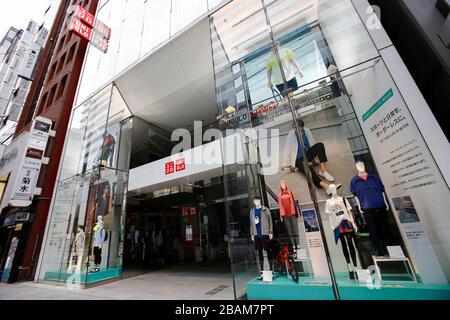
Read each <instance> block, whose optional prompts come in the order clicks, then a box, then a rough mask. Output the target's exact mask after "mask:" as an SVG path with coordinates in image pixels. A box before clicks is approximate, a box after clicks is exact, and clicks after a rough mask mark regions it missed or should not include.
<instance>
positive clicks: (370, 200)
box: [350, 161, 389, 256]
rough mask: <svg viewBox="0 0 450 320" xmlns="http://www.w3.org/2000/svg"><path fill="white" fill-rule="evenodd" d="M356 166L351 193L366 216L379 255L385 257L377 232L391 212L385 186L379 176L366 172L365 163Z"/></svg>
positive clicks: (360, 162)
mask: <svg viewBox="0 0 450 320" xmlns="http://www.w3.org/2000/svg"><path fill="white" fill-rule="evenodd" d="M355 166H356V170H357V171H358V174H357V175H356V176H355V177H354V178H353V180H352V182H351V185H350V191H351V193H353V195H354V196H355V197H356V201H357V203H358V206H359V208H360V209H361V210H360V211H361V212H362V213H363V214H364V218H365V219H366V222H367V227H368V228H369V232H370V237H371V240H372V244H373V246H374V248H375V249H376V250H377V254H378V255H379V256H384V254H385V252H386V250H385V248H384V246H383V245H382V242H381V238H380V236H379V233H378V230H377V226H378V227H380V226H382V225H383V224H384V220H385V218H386V216H385V214H386V211H388V210H389V205H388V202H387V199H386V195H385V189H384V185H383V183H382V182H381V180H380V178H378V176H376V175H374V174H370V173H367V172H366V167H365V165H364V162H362V161H357V162H356V163H355Z"/></svg>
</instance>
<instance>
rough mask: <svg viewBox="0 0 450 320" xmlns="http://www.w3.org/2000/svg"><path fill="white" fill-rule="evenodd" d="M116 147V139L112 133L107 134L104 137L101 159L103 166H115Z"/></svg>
mask: <svg viewBox="0 0 450 320" xmlns="http://www.w3.org/2000/svg"><path fill="white" fill-rule="evenodd" d="M115 148H116V140H115V139H114V137H113V136H112V135H111V134H107V135H106V136H105V137H104V139H103V145H102V153H101V155H100V161H101V164H102V165H103V166H108V165H109V166H110V167H112V166H113V161H114V150H115Z"/></svg>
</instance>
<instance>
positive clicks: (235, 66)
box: [38, 0, 450, 299]
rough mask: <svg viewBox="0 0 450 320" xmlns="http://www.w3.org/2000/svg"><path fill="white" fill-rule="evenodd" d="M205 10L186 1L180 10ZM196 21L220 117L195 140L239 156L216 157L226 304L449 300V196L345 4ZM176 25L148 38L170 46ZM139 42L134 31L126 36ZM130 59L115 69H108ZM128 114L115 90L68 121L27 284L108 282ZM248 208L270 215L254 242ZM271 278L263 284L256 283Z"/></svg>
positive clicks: (257, 4) (287, 4)
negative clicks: (203, 32) (214, 132)
mask: <svg viewBox="0 0 450 320" xmlns="http://www.w3.org/2000/svg"><path fill="white" fill-rule="evenodd" d="M108 3H109V4H110V5H112V4H111V3H112V1H109V2H107V3H106V4H105V6H103V7H102V9H101V10H100V14H99V17H100V16H101V14H104V12H106V11H102V10H106V9H104V8H107V5H108ZM118 3H126V2H125V1H124V2H118ZM157 3H158V1H156V2H155V1H153V2H152V1H150V2H147V3H146V4H143V3H141V5H143V6H144V5H145V6H149V5H156V4H157ZM183 3H184V2H183ZM174 4H175V9H176V8H178V9H179V10H181V11H183V10H182V3H181V2H180V3H179V4H177V1H174ZM161 5H163V4H162V3H161ZM177 6H178V7H177ZM208 6H210V7H209V8H211V4H210V3H206V1H197V2H196V5H195V6H194V7H195V8H197V9H198V10H197V9H195V10H194V9H192V8H191V9H192V10H194V11H195V12H197V11H198V12H205V13H206V12H207V10H208ZM178 9H177V10H178ZM108 10H110V14H117V13H118V12H120V10H112V9H108ZM177 10H174V9H172V11H170V14H171V15H172V16H174V15H175V16H176V15H177V14H181V13H180V12H181V11H177ZM129 11H130V12H139V13H142V10H139V8H137V9H136V10H134V11H133V10H131V9H130V10H129ZM163 12H165V11H164V10H162V11H161V12H159V13H161V14H162V13H163ZM130 14H131V13H130ZM148 14H152V11H151V10H150V12H149V13H148ZM161 14H159V15H158V16H159V17H160V18H161ZM192 14H193V13H192ZM200 15H201V14H198V15H197V16H200ZM186 19H187V20H190V21H192V19H191V18H189V19H188V18H186ZM207 19H208V20H209V29H210V37H211V38H210V39H208V40H210V43H211V50H212V60H213V61H212V64H213V70H214V71H213V72H214V86H215V94H216V98H217V110H218V113H219V119H218V121H217V122H215V123H212V124H208V125H206V124H205V123H204V125H205V126H204V129H207V128H210V129H211V128H216V129H219V131H220V132H222V134H223V137H224V136H225V135H234V137H236V138H237V139H238V140H239V143H237V144H236V146H237V148H238V149H239V151H238V153H239V154H240V155H242V157H241V156H240V157H237V158H238V159H239V161H236V163H233V164H230V161H229V159H232V158H233V157H235V153H236V150H235V149H232V148H228V147H223V145H222V148H221V152H222V154H221V157H222V162H221V163H222V164H223V166H222V173H223V178H222V182H223V187H224V194H225V211H226V220H227V224H228V234H227V241H228V253H229V258H230V261H231V271H232V276H233V280H234V291H235V297H236V298H240V297H242V296H243V295H245V294H247V297H248V298H250V299H370V298H374V297H375V298H380V299H396V298H397V299H399V298H405V297H406V298H415V299H421V298H424V299H425V298H430V297H432V298H445V297H448V294H449V286H448V279H449V278H450V274H449V270H450V246H449V243H450V242H449V240H450V232H449V230H450V219H448V217H446V214H445V212H446V206H447V202H448V200H446V199H447V198H448V195H449V188H448V185H447V183H446V181H445V180H444V178H443V176H442V174H441V172H440V170H439V168H438V166H437V165H436V163H435V161H434V159H433V155H432V154H431V152H430V150H429V149H428V146H427V144H426V143H425V141H424V139H423V137H422V134H421V132H420V131H419V129H418V127H417V125H416V122H417V119H414V118H413V116H412V115H411V113H410V110H409V108H408V105H407V104H406V103H405V100H404V98H403V96H402V92H401V91H400V90H399V88H398V84H396V83H395V81H394V80H393V78H392V76H391V73H390V70H389V69H388V67H387V64H386V61H385V60H384V58H383V56H382V55H381V54H380V51H379V50H378V49H377V47H376V45H375V43H374V40H373V38H372V37H371V35H370V33H369V31H368V29H367V25H366V24H365V21H363V20H362V19H361V17H360V16H359V14H358V12H357V10H356V7H355V4H354V1H351V0H344V1H342V0H339V1H338V0H317V1H300V0H234V1H231V2H230V3H228V4H226V5H224V6H223V7H221V8H220V9H219V10H217V11H215V12H214V13H213V14H211V15H210V16H209V17H208V18H207ZM187 20H185V19H176V21H177V23H176V25H173V26H172V24H171V28H169V29H170V30H171V31H170V30H169V31H168V30H166V31H163V30H162V31H161V32H160V33H158V35H157V36H158V37H161V39H162V38H167V37H170V35H171V34H172V33H171V32H174V33H176V32H177V30H178V31H179V30H182V29H183V28H184V27H186V26H187V25H188V24H189V22H187ZM130 21H134V22H137V21H138V20H137V19H134V20H133V19H130ZM146 21H153V22H154V23H156V22H155V20H154V19H153V20H152V19H149V20H146ZM183 21H184V22H183ZM134 22H133V23H134ZM158 25H159V26H160V27H161V25H160V24H158ZM123 28H125V26H123ZM113 30H114V29H113ZM136 30H146V28H145V26H144V27H143V28H142V26H137V27H136V26H134V27H132V26H130V30H129V31H128V32H129V33H131V34H134V33H135V31H136ZM149 30H151V32H155V29H154V28H150V29H149ZM136 33H137V32H136ZM144 33H145V31H144ZM136 37H137V38H136V39H138V42H139V43H141V47H143V46H150V47H154V45H151V44H150V42H149V41H147V40H145V39H143V38H142V39H141V38H140V37H143V36H142V35H141V34H140V33H139V36H137V35H136ZM158 37H156V38H158ZM131 38H132V37H131ZM156 38H155V39H156ZM128 40H129V39H128ZM128 40H127V41H128ZM130 41H131V40H130ZM155 41H156V40H155ZM155 43H156V42H155ZM161 43H162V41H161ZM122 45H123V43H122V41H120V46H121V47H122ZM129 47H130V48H131V47H133V46H132V45H131V44H130V45H129ZM149 50H150V49H148V48H147V49H145V50H144V51H145V52H149ZM133 52H135V53H136V51H133ZM90 59H94V58H92V57H91V56H90V57H88V59H87V61H86V66H85V68H86V70H87V71H85V77H89V76H88V74H89V72H90V71H89V70H91V69H90V67H89V64H90ZM107 59H109V58H107ZM136 59H139V57H138V56H136V57H135V59H134V58H133V59H129V58H127V59H125V60H123V61H122V62H120V61H121V60H120V59H119V57H117V65H120V64H123V65H124V66H129V65H130V63H132V62H133V61H134V60H136ZM105 61H106V60H105ZM102 63H103V59H102ZM102 63H101V64H98V63H97V64H96V65H97V66H101V65H102ZM280 65H281V66H283V67H282V68H280ZM111 76H112V75H111ZM105 79H106V78H105ZM87 82H88V81H86V80H83V81H82V83H81V86H80V92H82V91H83V90H87V89H83V87H84V86H88V85H91V84H92V83H87ZM88 91H89V90H87V91H86V92H88ZM89 92H91V91H89ZM82 96H83V93H81V97H82ZM85 96H88V95H85ZM81 100H83V98H80V97H79V101H81ZM129 107H130V108H128V106H127V104H126V102H125V100H124V98H123V96H122V95H121V93H120V92H119V90H118V88H117V87H116V85H115V84H112V85H109V86H107V87H106V88H105V89H103V90H102V91H100V92H99V93H97V94H96V95H94V96H93V97H92V98H90V99H88V100H87V101H85V102H81V103H78V104H77V107H76V108H75V109H74V112H73V115H72V124H71V128H70V133H69V135H68V141H67V143H66V145H67V146H66V151H65V154H64V160H63V165H62V167H61V169H60V176H59V184H58V189H57V191H56V193H55V199H54V201H53V208H52V212H51V218H50V219H51V221H50V223H49V224H48V226H49V229H48V230H47V233H48V234H47V236H46V237H47V238H46V244H45V246H44V250H43V251H42V257H41V266H40V272H39V277H38V278H39V280H44V281H56V282H57V283H60V284H62V285H67V284H69V283H74V282H75V283H77V284H81V285H84V284H90V283H92V282H97V281H100V280H105V279H110V278H117V277H120V275H121V267H122V264H121V262H122V261H121V257H122V255H121V253H122V251H123V242H124V234H123V228H124V225H125V223H124V221H125V220H124V219H125V218H126V216H127V212H126V200H127V190H128V187H127V186H128V175H129V171H130V167H129V165H130V153H131V151H130V150H131V148H132V143H133V141H132V140H134V138H133V122H134V121H135V119H133V117H132V112H131V111H130V110H132V109H133V108H132V107H131V106H129ZM187 107H189V106H187ZM424 107H426V106H424ZM161 112H164V111H161ZM180 112H181V111H180ZM136 121H138V120H136ZM139 121H141V120H139ZM134 129H136V128H134ZM207 145H208V144H205V146H207ZM444 147H446V148H448V146H444ZM243 194H247V195H248V197H245V198H243V197H242V195H243ZM255 198H256V199H257V198H261V199H262V205H263V206H264V207H267V209H268V210H266V211H264V210H263V211H264V212H269V213H270V219H269V220H270V221H271V222H270V223H269V226H270V225H271V227H269V229H270V230H266V231H267V232H265V231H261V232H260V233H258V232H259V231H258V230H259V229H258V228H255V226H253V225H252V223H254V221H255V217H254V215H255V211H257V210H255V206H257V205H256V204H255V201H254V200H255ZM257 207H259V206H257ZM98 216H102V217H103V218H104V223H100V224H97V222H98V221H97V217H98ZM258 220H259V218H258ZM261 223H262V222H261ZM96 224H97V225H96ZM79 226H81V228H79ZM67 230H68V232H67ZM99 230H100V231H99ZM102 230H104V231H105V232H104V233H108V235H109V236H108V237H106V238H107V240H105V237H104V236H103V234H102ZM253 230H256V234H255V232H254V231H253ZM262 230H265V227H263V229H262ZM269 233H270V235H269ZM99 236H100V237H103V238H102V239H103V242H104V243H105V244H104V245H103V246H102V249H101V251H100V252H99V251H98V249H96V250H94V248H95V247H96V242H97V241H98V237H99ZM252 236H253V237H252ZM265 236H267V237H268V239H267V240H268V241H267V243H266V242H265V241H264V240H265ZM272 238H273V239H272ZM269 240H270V241H269ZM284 247H286V248H287V249H288V252H286V253H283V250H282V249H283V248H284ZM77 250H79V251H77ZM94 251H95V252H94ZM100 256H101V259H100ZM100 261H101V262H100ZM286 262H287V263H286ZM96 268H98V271H95V270H96ZM269 269H273V270H274V271H275V275H276V277H275V279H273V281H272V284H271V285H267V284H265V283H263V281H261V280H260V279H258V276H259V271H263V270H265V271H268V270H269ZM286 269H287V271H288V272H287V273H286ZM92 270H94V271H95V272H92ZM297 275H298V279H297ZM74 279H75V280H74ZM375 288H376V289H380V290H373V289H375Z"/></svg>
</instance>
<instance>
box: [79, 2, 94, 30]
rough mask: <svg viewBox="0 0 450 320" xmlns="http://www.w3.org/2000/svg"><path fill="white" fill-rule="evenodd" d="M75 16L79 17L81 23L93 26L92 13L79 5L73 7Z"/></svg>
mask: <svg viewBox="0 0 450 320" xmlns="http://www.w3.org/2000/svg"><path fill="white" fill-rule="evenodd" d="M75 17H77V18H78V19H80V20H81V21H82V22H83V23H85V24H87V25H88V26H89V27H91V28H92V27H93V26H94V20H95V17H94V15H93V14H92V13H90V12H89V11H87V10H86V9H85V8H83V7H82V6H80V5H78V6H76V8H75Z"/></svg>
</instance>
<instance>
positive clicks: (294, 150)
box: [283, 127, 328, 188]
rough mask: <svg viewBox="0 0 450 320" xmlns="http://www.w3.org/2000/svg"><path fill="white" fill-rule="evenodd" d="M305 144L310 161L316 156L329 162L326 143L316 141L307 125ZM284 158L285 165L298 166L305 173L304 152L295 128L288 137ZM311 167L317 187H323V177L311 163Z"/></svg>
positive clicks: (320, 160) (321, 161)
mask: <svg viewBox="0 0 450 320" xmlns="http://www.w3.org/2000/svg"><path fill="white" fill-rule="evenodd" d="M303 144H304V146H305V151H306V158H307V159H308V162H312V161H314V159H316V158H317V159H318V160H319V162H320V163H326V162H328V158H327V153H326V149H325V145H324V144H323V143H321V142H319V143H316V141H315V139H314V137H313V135H312V133H311V130H310V129H308V128H306V127H305V128H304V134H303ZM283 159H284V160H283V161H284V163H283V164H284V166H291V167H294V168H297V169H298V170H299V171H300V172H302V173H303V174H305V168H304V166H303V161H304V160H303V152H302V148H301V146H300V145H299V144H298V141H297V136H296V134H295V131H294V130H292V131H291V132H290V133H289V135H288V137H287V141H286V146H285V148H284V154H283ZM309 168H310V171H311V176H312V180H313V183H314V185H315V186H316V187H317V188H322V186H321V183H322V179H321V178H320V176H319V175H318V173H317V172H316V170H315V169H314V166H313V165H310V166H309Z"/></svg>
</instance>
